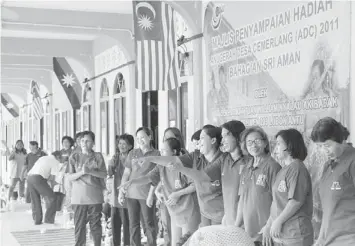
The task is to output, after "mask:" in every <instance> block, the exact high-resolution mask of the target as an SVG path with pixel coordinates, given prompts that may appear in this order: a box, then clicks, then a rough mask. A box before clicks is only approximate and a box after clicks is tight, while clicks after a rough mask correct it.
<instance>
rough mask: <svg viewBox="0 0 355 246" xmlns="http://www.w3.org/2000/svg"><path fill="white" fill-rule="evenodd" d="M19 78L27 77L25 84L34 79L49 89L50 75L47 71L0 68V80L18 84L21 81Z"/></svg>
mask: <svg viewBox="0 0 355 246" xmlns="http://www.w3.org/2000/svg"><path fill="white" fill-rule="evenodd" d="M21 78H27V79H29V81H28V82H27V85H29V84H30V81H31V80H35V81H36V82H38V83H39V84H42V85H44V86H45V87H46V88H47V90H48V91H51V88H52V77H51V73H50V72H49V71H44V70H43V71H35V70H15V69H1V81H2V82H4V81H11V82H13V84H18V83H22V81H21ZM16 82H18V83H16Z"/></svg>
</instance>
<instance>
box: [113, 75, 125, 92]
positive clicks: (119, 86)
mask: <svg viewBox="0 0 355 246" xmlns="http://www.w3.org/2000/svg"><path fill="white" fill-rule="evenodd" d="M123 92H126V78H125V76H124V75H123V74H122V73H121V72H118V73H117V74H116V76H115V81H114V84H113V94H119V93H123Z"/></svg>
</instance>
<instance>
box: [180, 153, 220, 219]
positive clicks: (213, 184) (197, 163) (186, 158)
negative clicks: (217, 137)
mask: <svg viewBox="0 0 355 246" xmlns="http://www.w3.org/2000/svg"><path fill="white" fill-rule="evenodd" d="M221 156H222V152H220V151H218V153H217V154H216V156H215V158H214V160H212V162H208V161H207V160H206V158H205V157H204V156H203V155H201V154H199V153H198V152H192V153H189V154H186V155H183V156H179V158H180V160H181V162H182V163H183V165H184V166H185V167H187V168H193V169H196V170H198V171H201V172H205V173H206V174H207V175H208V176H209V177H210V181H205V182H199V181H197V180H194V182H195V186H196V193H197V198H198V203H199V205H200V211H201V215H202V216H204V217H206V218H207V219H210V220H213V221H215V222H218V223H220V222H221V221H222V218H223V215H224V207H223V196H222V185H221V183H222V180H221V179H222V172H221V164H220V160H219V158H221Z"/></svg>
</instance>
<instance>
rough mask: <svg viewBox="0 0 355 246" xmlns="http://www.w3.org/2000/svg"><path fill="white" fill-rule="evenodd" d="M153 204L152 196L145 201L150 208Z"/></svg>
mask: <svg viewBox="0 0 355 246" xmlns="http://www.w3.org/2000/svg"><path fill="white" fill-rule="evenodd" d="M153 202H154V196H153V195H149V196H148V198H147V201H146V204H147V206H148V207H150V208H151V207H152V206H153Z"/></svg>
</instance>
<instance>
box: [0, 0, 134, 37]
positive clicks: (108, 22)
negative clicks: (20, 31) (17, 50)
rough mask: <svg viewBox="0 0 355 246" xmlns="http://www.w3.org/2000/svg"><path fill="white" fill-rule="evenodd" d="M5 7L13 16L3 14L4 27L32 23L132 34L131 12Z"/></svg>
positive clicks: (53, 26) (52, 26)
mask: <svg viewBox="0 0 355 246" xmlns="http://www.w3.org/2000/svg"><path fill="white" fill-rule="evenodd" d="M83 4H85V3H83ZM5 8H6V9H7V10H9V11H11V12H14V13H15V14H14V15H15V16H8V17H7V16H3V17H2V22H3V25H4V27H6V25H7V26H14V25H27V27H28V26H31V24H32V25H34V26H36V25H37V26H42V27H44V26H47V27H51V28H52V29H55V28H67V29H78V30H79V29H87V30H90V29H91V30H98V31H99V30H111V31H116V32H128V33H130V35H132V28H133V17H132V14H121V13H117V14H116V13H100V12H87V11H68V10H58V9H45V10H44V9H36V8H23V7H5ZM74 23H75V24H74ZM98 23H99V24H98Z"/></svg>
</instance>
